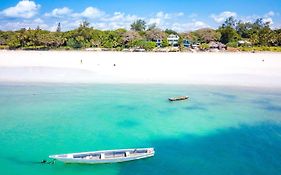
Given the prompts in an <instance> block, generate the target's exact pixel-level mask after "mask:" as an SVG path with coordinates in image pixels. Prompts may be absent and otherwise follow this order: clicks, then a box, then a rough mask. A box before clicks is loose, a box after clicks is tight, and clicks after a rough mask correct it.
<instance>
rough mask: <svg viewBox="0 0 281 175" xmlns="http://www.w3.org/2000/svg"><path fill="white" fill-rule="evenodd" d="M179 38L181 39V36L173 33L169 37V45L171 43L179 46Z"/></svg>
mask: <svg viewBox="0 0 281 175" xmlns="http://www.w3.org/2000/svg"><path fill="white" fill-rule="evenodd" d="M179 39H180V37H179V36H178V35H175V34H171V35H169V36H168V38H167V40H168V43H169V45H171V46H173V47H177V46H178V45H179Z"/></svg>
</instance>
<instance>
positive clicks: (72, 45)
mask: <svg viewBox="0 0 281 175" xmlns="http://www.w3.org/2000/svg"><path fill="white" fill-rule="evenodd" d="M66 45H67V46H68V47H70V48H74V49H78V48H81V47H82V43H80V42H78V41H77V40H76V39H74V38H70V39H69V40H68V41H67V42H66Z"/></svg>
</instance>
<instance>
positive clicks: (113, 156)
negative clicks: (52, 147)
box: [49, 148, 154, 164]
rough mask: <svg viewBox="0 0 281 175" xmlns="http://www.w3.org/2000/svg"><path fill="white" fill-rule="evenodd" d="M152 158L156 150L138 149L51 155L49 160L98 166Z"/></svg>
mask: <svg viewBox="0 0 281 175" xmlns="http://www.w3.org/2000/svg"><path fill="white" fill-rule="evenodd" d="M152 156H154V148H137V149H119V150H103V151H93V152H81V153H71V154H59V155H50V156H49V158H52V159H55V160H59V161H62V162H64V163H84V164H97V163H116V162H125V161H131V160H137V159H143V158H148V157H152Z"/></svg>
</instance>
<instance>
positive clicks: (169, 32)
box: [165, 29, 178, 35]
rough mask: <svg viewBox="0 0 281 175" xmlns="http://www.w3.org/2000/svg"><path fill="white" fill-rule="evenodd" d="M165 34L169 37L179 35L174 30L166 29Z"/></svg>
mask: <svg viewBox="0 0 281 175" xmlns="http://www.w3.org/2000/svg"><path fill="white" fill-rule="evenodd" d="M165 33H167V34H168V35H171V34H174V35H178V33H177V32H176V31H174V30H172V29H166V30H165Z"/></svg>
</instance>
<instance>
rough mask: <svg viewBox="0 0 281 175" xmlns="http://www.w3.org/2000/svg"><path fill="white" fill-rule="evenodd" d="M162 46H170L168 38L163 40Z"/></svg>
mask: <svg viewBox="0 0 281 175" xmlns="http://www.w3.org/2000/svg"><path fill="white" fill-rule="evenodd" d="M161 46H162V47H168V46H169V42H168V40H167V38H165V39H163V40H162V43H161Z"/></svg>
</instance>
